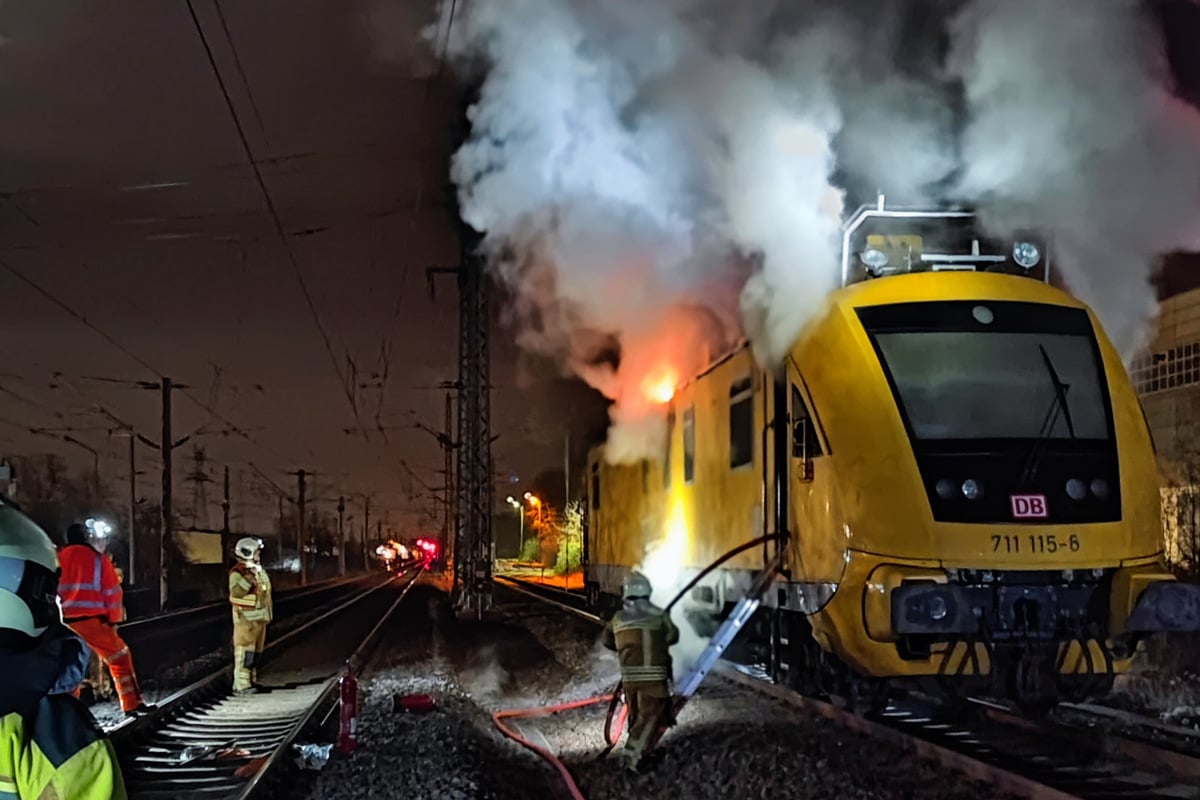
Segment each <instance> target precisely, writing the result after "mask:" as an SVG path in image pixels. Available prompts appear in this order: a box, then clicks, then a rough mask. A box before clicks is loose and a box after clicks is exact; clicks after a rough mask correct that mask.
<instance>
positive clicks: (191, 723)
mask: <svg viewBox="0 0 1200 800" xmlns="http://www.w3.org/2000/svg"><path fill="white" fill-rule="evenodd" d="M422 571H423V569H422V565H420V564H417V565H414V566H412V567H410V568H408V569H407V570H405V571H403V572H402V573H398V574H397V575H396V577H394V578H392V579H389V580H387V581H386V582H382V583H379V584H377V585H374V586H371V587H369V588H366V589H364V590H363V591H361V592H359V593H357V594H356V595H354V596H353V597H351V598H350V599H349V600H347V601H345V602H344V603H342V604H340V605H338V606H337V607H335V608H333V609H330V610H329V611H327V612H325V613H324V614H322V615H321V616H319V617H317V618H316V619H313V620H311V621H309V622H307V623H305V624H304V625H302V626H300V627H297V628H296V629H294V630H292V631H290V632H289V633H287V634H286V635H284V636H282V637H280V638H279V639H277V640H275V641H273V642H270V643H269V644H268V645H267V648H266V652H265V654H264V655H265V658H264V661H265V662H266V663H265V664H264V666H263V668H262V669H261V675H260V681H261V682H262V683H263V684H264V685H266V686H267V687H268V688H269V689H270V691H269V692H267V693H264V694H252V695H241V696H231V695H230V693H229V682H230V677H231V673H232V667H231V666H226V667H224V668H223V669H221V670H218V671H216V672H214V673H212V674H210V675H208V676H207V677H205V678H203V679H201V680H199V681H196V682H195V683H193V684H192V685H191V686H188V687H187V688H185V689H182V690H180V691H178V692H176V693H175V694H173V695H171V696H170V697H168V698H166V699H165V700H163V701H162V702H161V703H160V704H159V706H158V707H157V708H156V710H155V711H154V713H153V714H151V715H148V716H145V717H141V718H138V719H136V720H133V721H131V722H130V723H129V724H126V725H123V726H122V727H121V728H120V729H119V730H116V731H114V732H113V734H112V739H113V743H114V745H115V747H116V749H117V753H118V756H119V758H120V760H121V766H122V771H123V773H124V777H125V783H126V787H127V789H128V792H129V796H130V797H131V798H135V800H136V799H138V798H147V800H150V799H152V798H171V799H172V800H182V799H183V798H190V797H204V798H222V799H224V798H238V799H239V800H240V798H248V797H251V796H253V795H258V794H260V793H263V792H264V791H265V790H266V789H267V788H268V786H269V785H271V784H272V783H273V782H274V781H275V779H276V778H279V777H281V776H282V774H283V773H284V770H283V769H281V768H282V767H284V766H286V765H289V764H290V763H291V759H290V758H289V757H288V756H289V754H290V752H291V745H292V744H293V743H295V742H297V740H298V739H301V738H302V737H304V736H307V735H309V734H312V733H315V732H316V731H317V729H319V728H320V727H322V726H323V724H324V722H325V721H326V720H327V719H328V716H329V714H330V713H332V710H333V709H334V708H336V706H337V702H338V700H337V697H336V689H337V686H338V681H339V678H340V677H341V674H342V672H343V667H344V666H346V665H349V666H350V667H351V668H352V669H354V670H355V671H356V672H357V671H361V669H362V667H363V666H364V665H365V663H366V661H367V659H368V658H369V656H370V654H371V653H372V651H373V649H374V647H375V645H376V644H377V643H378V640H379V636H380V632H381V630H382V629H383V626H384V624H385V623H386V622H387V620H388V619H389V618H390V617H391V616H392V614H393V613H394V612H395V610H396V609H397V608H398V607H399V606H400V603H401V602H402V601H403V600H404V598H405V596H406V595H407V594H408V591H409V590H410V589H411V588H412V586H413V585H415V584H416V581H417V578H418V577H420V575H421V573H422ZM312 641H317V642H320V643H321V645H322V646H321V647H320V648H313V647H311V646H309V647H306V645H308V644H309V643H310V642H312Z"/></svg>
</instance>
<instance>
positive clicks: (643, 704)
mask: <svg viewBox="0 0 1200 800" xmlns="http://www.w3.org/2000/svg"><path fill="white" fill-rule="evenodd" d="M624 689H625V703H626V705H627V706H628V707H629V738H627V739H626V740H625V752H626V755H627V756H628V758H629V759H630V760H631V761H633V762H635V763H636V762H637V761H639V760H640V759H641V758H642V756H644V755H646V753H647V752H649V750H650V749H651V748H652V746H653V745H652V740H653V738H654V734H655V733H656V732H657V730H658V728H659V726H661V725H662V724H663V723H664V722H666V721H667V719H668V716H669V713H670V710H671V692H670V690H669V688H668V687H667V684H666V682H665V681H663V682H661V683H659V682H654V683H649V682H647V683H640V682H639V683H632V684H629V685H628V686H625V687H624Z"/></svg>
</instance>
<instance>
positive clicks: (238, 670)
mask: <svg viewBox="0 0 1200 800" xmlns="http://www.w3.org/2000/svg"><path fill="white" fill-rule="evenodd" d="M262 548H263V542H262V540H261V539H256V538H254V537H251V536H247V537H244V538H242V539H239V540H238V542H237V544H236V545H234V549H233V551H234V555H235V556H237V563H236V564H234V565H233V569H231V570H229V604H230V605H231V606H232V607H233V691H234V692H235V693H236V694H245V693H248V692H256V691H263V689H262V687H260V686H259V685H258V667H259V664H260V662H261V661H262V653H263V645H264V644H265V643H266V641H267V625H268V624H269V623H270V622H271V619H272V614H273V610H274V608H273V605H272V602H271V579H270V577H269V576H268V575H267V571H266V570H265V569H263V566H262Z"/></svg>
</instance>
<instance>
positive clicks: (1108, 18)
mask: <svg viewBox="0 0 1200 800" xmlns="http://www.w3.org/2000/svg"><path fill="white" fill-rule="evenodd" d="M458 7H459V17H458V19H457V20H456V21H455V24H454V26H453V28H452V32H451V35H450V37H449V39H448V48H449V54H450V55H451V57H453V58H454V59H455V61H456V63H457V64H458V65H459V66H460V67H461V68H462V69H463V70H464V71H470V70H472V69H474V70H478V71H480V72H481V73H482V77H483V83H482V90H481V96H480V99H479V101H478V103H477V104H476V105H475V106H474V108H473V111H472V135H471V139H470V140H469V141H468V142H467V143H466V144H465V145H464V146H463V147H462V148H461V150H460V151H459V152H458V153H457V154H456V157H455V159H454V164H453V179H454V180H455V182H456V183H457V185H458V187H459V192H460V198H461V201H462V208H463V214H464V217H465V219H466V221H467V222H468V223H469V224H470V225H471V226H472V227H474V228H475V229H477V230H479V231H482V232H483V233H484V234H485V238H484V247H485V250H486V253H487V255H488V256H489V259H490V263H491V264H492V265H493V267H494V269H495V270H496V272H497V274H498V275H499V276H500V277H501V278H502V279H503V280H504V282H505V283H506V284H507V285H508V286H509V287H510V289H511V290H512V292H513V293H514V295H515V297H516V302H515V306H514V311H515V314H516V316H517V321H518V322H519V330H520V333H519V335H520V337H521V343H522V344H523V345H524V346H526V347H528V348H530V349H533V350H536V351H538V352H540V353H545V354H550V355H553V356H555V357H556V358H558V359H559V360H560V362H561V363H562V364H564V366H566V367H567V368H569V369H571V370H573V371H574V372H575V373H576V374H579V375H580V376H582V377H583V378H584V379H586V380H587V381H588V382H589V383H591V384H592V385H593V386H595V387H596V388H597V389H599V390H600V391H602V392H604V393H605V394H606V395H607V396H608V397H610V398H612V399H613V400H614V401H616V402H615V404H614V407H613V411H612V414H613V421H614V429H613V430H612V431H611V432H610V447H609V448H608V456H609V458H610V459H611V460H615V461H627V460H634V459H639V458H643V457H657V456H658V455H659V454H660V452H661V443H662V433H663V431H664V430H665V425H663V424H662V422H661V420H659V419H656V418H657V417H658V416H659V415H658V414H656V413H654V412H655V411H656V410H657V408H658V406H656V405H655V403H654V402H653V400H652V399H651V396H650V395H652V392H648V391H647V386H648V385H649V384H650V383H652V382H653V381H655V380H660V379H662V377H663V376H664V375H668V376H672V377H674V378H676V379H678V378H683V377H686V376H687V375H688V374H690V373H691V372H693V371H694V370H695V369H696V368H697V367H699V366H701V365H702V364H703V363H704V361H705V360H706V358H707V356H708V354H709V353H710V352H712V351H714V350H719V349H721V348H723V347H727V346H729V345H730V344H732V343H733V342H734V341H735V340H736V339H737V338H739V337H740V336H746V337H747V338H749V340H750V341H751V343H752V344H753V346H754V348H755V352H756V353H757V355H758V356H759V357H760V359H761V360H762V361H763V362H764V363H767V364H771V363H773V362H776V361H777V360H778V359H779V358H780V357H781V356H782V354H783V353H785V352H786V350H787V348H788V346H789V345H790V344H791V342H792V341H793V340H794V338H795V337H796V335H797V334H798V333H799V331H800V329H801V327H802V326H803V325H804V323H805V322H806V320H808V319H809V318H810V317H811V315H812V314H813V313H814V311H815V310H816V309H817V308H818V307H819V304H820V303H821V302H822V299H823V298H824V296H825V295H826V294H827V293H828V292H829V290H830V289H831V288H833V286H834V285H835V280H836V277H837V268H836V262H837V257H838V250H839V238H840V237H839V230H840V219H841V216H842V214H843V213H844V211H845V210H846V209H845V208H844V207H845V206H853V205H857V204H858V203H861V202H870V201H871V200H873V195H874V192H875V191H876V190H881V191H884V192H886V193H887V194H888V195H889V198H890V199H892V200H894V201H897V202H905V203H916V202H921V203H939V204H940V203H949V202H955V203H964V204H968V205H970V206H973V207H975V208H977V209H979V211H980V212H981V217H982V219H983V221H984V224H985V225H986V226H987V227H988V228H989V229H990V230H991V231H992V232H994V233H996V234H1001V235H1004V234H1009V233H1012V232H1014V231H1016V230H1018V229H1022V228H1029V227H1033V228H1038V229H1040V230H1044V231H1046V232H1048V233H1050V234H1051V235H1052V236H1054V237H1055V241H1056V245H1057V250H1056V252H1057V254H1058V256H1059V260H1058V262H1057V266H1058V267H1059V268H1060V269H1061V270H1062V271H1063V274H1064V275H1065V276H1066V278H1067V282H1068V284H1069V286H1070V287H1071V288H1072V290H1073V291H1074V292H1075V293H1076V294H1078V295H1079V296H1080V297H1081V298H1082V299H1084V300H1085V301H1088V302H1090V303H1091V304H1093V306H1094V308H1095V309H1096V310H1097V313H1098V314H1099V315H1100V317H1101V320H1102V322H1103V323H1104V324H1105V325H1106V327H1107V328H1108V330H1109V332H1110V335H1111V336H1112V337H1113V338H1114V340H1115V341H1116V343H1117V345H1118V347H1120V348H1121V349H1122V351H1123V352H1124V353H1125V354H1126V355H1127V356H1128V355H1131V354H1132V353H1133V352H1134V350H1135V349H1136V348H1137V347H1138V346H1139V345H1140V344H1142V342H1143V340H1144V338H1145V335H1146V332H1147V330H1148V324H1147V323H1148V322H1149V321H1150V320H1151V318H1152V316H1153V314H1154V312H1155V303H1154V296H1153V292H1152V289H1151V287H1150V285H1149V282H1148V278H1149V276H1150V273H1151V270H1152V268H1153V261H1154V257H1155V256H1156V254H1159V253H1162V252H1166V251H1169V250H1172V249H1176V248H1177V247H1182V246H1186V245H1189V244H1193V243H1194V242H1191V241H1189V237H1194V234H1195V231H1193V230H1189V228H1188V225H1189V223H1192V222H1193V220H1194V219H1195V218H1196V211H1197V206H1198V205H1200V202H1198V201H1200V177H1198V176H1200V133H1197V131H1196V119H1197V116H1196V114H1195V113H1194V112H1193V111H1192V109H1190V107H1185V106H1183V105H1182V104H1181V103H1180V102H1178V101H1176V100H1175V99H1174V98H1173V97H1172V96H1171V95H1170V93H1169V90H1170V87H1169V86H1168V85H1167V78H1166V71H1165V68H1164V66H1163V59H1162V57H1161V55H1160V53H1159V50H1160V49H1161V48H1160V44H1159V42H1158V40H1157V32H1156V31H1155V30H1154V29H1153V27H1152V24H1151V23H1150V22H1149V21H1148V20H1147V19H1144V18H1143V16H1142V15H1143V11H1142V8H1141V4H1140V3H1138V2H1134V0H1103V2H1100V1H1098V0H1060V2H1056V3H1046V2H1043V0H957V1H955V2H949V1H947V0H910V1H909V2H902V3H897V2H894V0H854V1H853V2H844V3H841V4H829V3H818V2H816V0H809V1H808V2H805V1H804V0H801V1H800V2H784V1H783V0H772V1H768V0H763V1H762V2H756V3H731V2H728V0H658V1H657V2H653V3H648V2H645V1H644V0H603V2H597V1H596V0H487V2H473V3H469V4H467V5H466V7H465V10H463V5H462V4H461V3H460V4H459V6H458ZM444 15H445V11H443V16H444ZM614 349H615V350H619V353H620V357H619V361H618V363H617V364H616V365H614V364H613V363H612V361H611V360H608V361H606V360H604V359H603V358H600V355H601V354H603V353H605V352H608V351H612V350H614Z"/></svg>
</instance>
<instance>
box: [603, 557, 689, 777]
mask: <svg viewBox="0 0 1200 800" xmlns="http://www.w3.org/2000/svg"><path fill="white" fill-rule="evenodd" d="M621 588H622V593H623V595H624V598H625V604H624V606H623V607H622V608H621V610H619V611H618V612H617V613H616V614H614V615H613V618H612V620H611V621H610V622H609V623H608V626H607V627H606V628H605V629H604V634H603V642H604V646H605V647H607V648H608V649H609V650H616V651H617V654H618V660H619V661H620V664H621V684H622V686H623V687H624V690H625V702H626V703H627V704H628V707H629V737H628V738H627V739H626V740H625V758H626V761H627V765H628V766H629V768H631V769H637V766H638V764H639V763H640V762H641V760H642V757H643V756H645V755H646V752H645V751H646V750H647V749H648V746H649V745H650V742H651V739H652V738H653V737H654V736H655V734H656V732H657V730H658V728H659V727H660V726H661V725H663V724H665V723H666V722H668V721H669V719H670V716H671V686H670V681H671V654H670V646H671V645H673V644H675V643H676V642H678V641H679V629H678V628H676V627H675V625H674V624H673V623H672V622H671V618H670V616H668V615H667V613H666V612H664V611H663V610H662V609H661V608H659V607H658V606H656V605H654V604H653V603H651V602H650V594H651V591H652V589H651V586H650V581H649V580H647V579H646V576H644V575H642V574H641V573H638V572H634V573H631V574H630V575H629V577H628V578H626V579H625V584H624V586H622V587H621Z"/></svg>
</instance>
